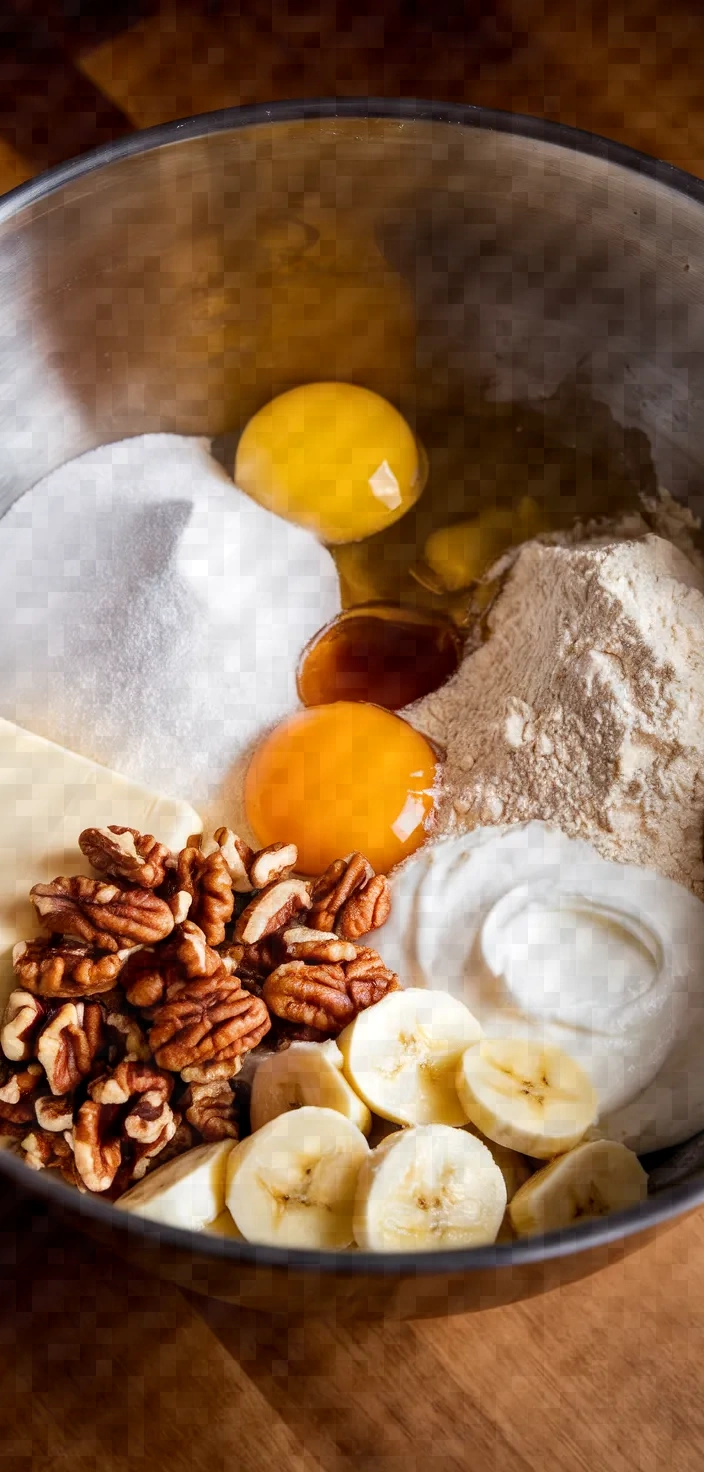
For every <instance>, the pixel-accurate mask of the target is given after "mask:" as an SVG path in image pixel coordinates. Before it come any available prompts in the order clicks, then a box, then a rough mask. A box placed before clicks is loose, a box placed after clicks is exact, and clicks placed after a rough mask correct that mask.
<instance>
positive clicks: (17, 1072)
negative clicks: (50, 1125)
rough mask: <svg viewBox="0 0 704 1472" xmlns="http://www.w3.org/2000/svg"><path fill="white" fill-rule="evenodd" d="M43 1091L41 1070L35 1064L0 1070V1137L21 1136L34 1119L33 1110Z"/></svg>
mask: <svg viewBox="0 0 704 1472" xmlns="http://www.w3.org/2000/svg"><path fill="white" fill-rule="evenodd" d="M44 1089H46V1081H45V1078H44V1070H43V1068H42V1067H41V1066H40V1064H38V1063H29V1064H27V1066H26V1067H22V1068H19V1069H12V1068H11V1067H10V1065H9V1064H7V1063H6V1064H4V1066H2V1067H0V1134H17V1133H19V1134H25V1133H26V1131H27V1126H28V1124H29V1123H30V1122H31V1121H33V1120H34V1119H36V1113H35V1108H36V1104H37V1100H38V1098H39V1096H40V1095H41V1093H42V1091H43V1090H44Z"/></svg>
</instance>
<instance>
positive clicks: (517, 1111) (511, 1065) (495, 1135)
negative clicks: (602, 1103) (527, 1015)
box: [457, 1038, 598, 1160]
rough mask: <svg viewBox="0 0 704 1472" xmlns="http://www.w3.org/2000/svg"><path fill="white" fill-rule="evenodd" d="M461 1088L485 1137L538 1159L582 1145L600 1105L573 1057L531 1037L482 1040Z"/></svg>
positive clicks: (467, 1062) (463, 1070)
mask: <svg viewBox="0 0 704 1472" xmlns="http://www.w3.org/2000/svg"><path fill="white" fill-rule="evenodd" d="M457 1092H458V1094H459V1097H460V1099H461V1100H462V1104H463V1106H464V1108H465V1109H466V1111H467V1116H468V1118H469V1119H470V1121H471V1123H472V1124H474V1125H476V1126H477V1129H479V1130H481V1132H482V1134H483V1135H486V1136H487V1137H488V1139H489V1140H495V1141H496V1143H497V1144H498V1145H507V1146H508V1147H509V1149H511V1150H518V1151H520V1152H521V1153H522V1154H523V1155H531V1156H533V1157H534V1158H535V1159H538V1160H548V1159H549V1158H550V1156H551V1155H558V1154H561V1153H562V1151H564V1150H570V1149H571V1148H572V1146H573V1145H577V1144H578V1143H579V1141H580V1140H581V1139H582V1137H583V1136H584V1134H585V1133H586V1131H587V1130H588V1129H589V1126H590V1125H591V1124H593V1123H594V1120H595V1118H596V1114H597V1107H598V1101H597V1096H596V1093H595V1091H594V1088H593V1086H592V1084H591V1081H590V1080H589V1078H588V1077H587V1075H586V1073H585V1072H584V1069H582V1068H580V1066H579V1064H578V1063H575V1061H574V1059H573V1058H570V1057H569V1056H568V1054H567V1053H563V1051H562V1049H561V1048H556V1047H553V1046H552V1045H549V1044H542V1043H539V1042H534V1041H531V1040H529V1039H527V1038H482V1040H481V1042H479V1043H476V1044H475V1045H474V1046H473V1047H471V1048H468V1049H467V1051H466V1052H465V1054H464V1056H463V1057H462V1060H461V1062H460V1065H459V1068H458V1070H457Z"/></svg>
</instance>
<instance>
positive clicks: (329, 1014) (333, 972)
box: [262, 948, 400, 1037]
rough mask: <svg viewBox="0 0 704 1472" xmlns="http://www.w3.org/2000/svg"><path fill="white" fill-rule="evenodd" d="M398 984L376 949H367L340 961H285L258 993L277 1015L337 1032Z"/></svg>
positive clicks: (329, 1034) (333, 1034) (325, 1031)
mask: <svg viewBox="0 0 704 1472" xmlns="http://www.w3.org/2000/svg"><path fill="white" fill-rule="evenodd" d="M399 987H400V982H399V979H398V977H397V976H396V975H395V973H394V972H393V971H389V970H388V968H387V967H386V966H385V965H384V963H383V961H382V959H381V957H380V956H378V955H377V953H376V951H372V950H368V949H366V948H365V949H362V950H359V951H358V952H357V954H356V956H355V959H354V960H353V961H347V962H341V963H340V964H338V965H333V964H331V963H328V964H325V965H312V966H311V965H306V963H305V961H287V962H285V964H284V965H283V966H279V967H278V968H277V970H276V971H274V972H272V974H271V976H269V977H268V978H267V980H266V981H265V983H264V987H263V990H262V996H263V999H264V1001H265V1002H266V1004H267V1007H268V1008H269V1009H270V1011H271V1012H273V1013H274V1015H275V1016H276V1017H280V1018H282V1019H283V1020H285V1021H286V1022H292V1023H296V1024H299V1025H302V1026H304V1027H313V1028H315V1029H316V1031H318V1032H320V1033H322V1034H324V1036H325V1037H336V1036H337V1034H338V1033H339V1032H341V1031H342V1029H343V1027H346V1026H347V1024H348V1023H349V1022H352V1021H353V1020H354V1018H355V1017H356V1016H357V1014H358V1012H363V1011H364V1010H365V1008H367V1007H371V1006H373V1005H374V1003H375V1002H380V1001H381V1000H382V997H385V996H386V995H387V993H388V992H391V991H398V989H399Z"/></svg>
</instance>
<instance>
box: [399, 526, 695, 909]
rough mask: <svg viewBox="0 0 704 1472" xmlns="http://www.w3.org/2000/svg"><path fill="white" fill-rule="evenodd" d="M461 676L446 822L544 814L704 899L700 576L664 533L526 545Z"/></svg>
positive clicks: (457, 826)
mask: <svg viewBox="0 0 704 1472" xmlns="http://www.w3.org/2000/svg"><path fill="white" fill-rule="evenodd" d="M488 629H489V637H488V639H487V640H486V642H485V643H484V644H482V645H481V646H480V647H479V648H478V649H477V650H475V651H474V652H473V653H470V654H469V655H467V657H466V658H465V660H464V661H463V663H462V665H461V666H460V669H459V671H458V672H457V674H456V675H455V676H454V678H453V679H452V680H451V681H450V682H449V683H448V684H447V685H445V686H444V687H443V688H442V689H441V690H439V691H436V692H434V693H433V694H431V695H429V696H427V697H426V698H425V699H424V700H422V701H419V702H418V703H417V704H416V705H415V706H413V707H411V708H410V709H409V710H408V711H406V712H405V714H406V715H407V716H408V718H409V720H410V721H411V722H412V723H413V725H415V726H417V727H418V728H419V729H420V730H422V731H424V732H425V733H426V734H427V735H428V736H429V737H430V738H431V739H432V740H434V741H436V742H438V743H439V744H440V745H441V746H442V747H443V748H444V750H445V753H446V762H445V766H444V772H443V779H442V790H441V792H440V794H439V805H438V826H439V830H440V831H444V832H452V831H455V832H462V831H466V830H468V829H471V828H474V827H476V826H478V825H480V824H501V825H504V824H510V823H517V822H525V821H527V820H530V819H541V820H543V821H547V822H552V823H554V824H556V825H557V827H559V828H560V829H561V830H562V831H563V832H564V833H567V834H568V835H571V836H573V837H582V838H586V839H588V840H589V841H590V842H591V843H593V845H594V847H595V848H596V849H597V850H598V851H599V852H600V853H601V854H603V855H604V856H605V857H606V858H610V859H616V860H622V861H624V862H629V863H635V864H640V865H643V866H646V867H650V868H653V869H655V870H657V871H659V872H660V873H661V874H664V875H666V876H668V877H669V878H672V879H675V880H678V881H679V882H681V883H683V884H686V885H688V886H689V888H690V889H692V890H693V891H694V892H695V893H696V894H698V895H700V896H702V897H704V863H703V862H702V835H703V832H704V576H703V575H702V573H701V572H700V571H699V569H698V568H697V567H696V566H695V565H694V563H693V562H692V561H691V560H690V558H689V557H688V556H687V555H685V553H684V552H683V551H681V550H680V549H679V548H677V547H675V546H673V545H672V544H671V543H670V542H669V541H665V540H663V539H662V538H661V537H657V536H653V535H648V536H646V537H644V538H642V539H640V540H636V541H625V542H613V543H611V544H608V545H605V546H604V545H594V546H581V547H574V546H572V547H561V546H547V545H544V544H540V543H528V544H526V545H525V546H524V547H523V548H522V549H521V550H520V552H519V555H518V556H517V558H516V560H515V562H514V564H513V567H512V569H511V571H510V574H509V576H508V580H507V582H506V585H505V587H504V588H503V590H502V592H501V593H500V594H499V597H498V599H497V601H496V603H495V604H494V607H493V609H492V610H491V612H490V614H489V617H488Z"/></svg>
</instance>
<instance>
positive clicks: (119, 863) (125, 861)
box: [78, 823, 174, 889]
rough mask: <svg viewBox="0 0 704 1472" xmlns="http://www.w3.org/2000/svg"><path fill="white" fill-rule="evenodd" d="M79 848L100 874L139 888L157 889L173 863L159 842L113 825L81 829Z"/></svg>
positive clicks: (152, 837) (169, 853)
mask: <svg viewBox="0 0 704 1472" xmlns="http://www.w3.org/2000/svg"><path fill="white" fill-rule="evenodd" d="M78 847H79V848H80V850H81V853H83V854H85V856H86V858H87V859H88V862H89V863H90V864H92V866H93V868H94V869H97V870H98V872H99V873H100V874H110V875H112V876H113V877H114V878H115V879H126V880H127V881H128V883H129V884H138V885H140V886H141V888H142V889H158V888H159V885H160V884H163V883H164V880H165V878H166V871H167V869H169V868H170V867H171V866H172V864H173V862H174V857H173V854H172V853H171V850H170V849H168V848H167V847H166V845H165V844H163V843H158V842H157V840H156V838H155V837H154V835H153V834H152V833H140V832H139V830H138V829H137V828H120V827H118V826H117V825H116V824H115V823H110V824H109V825H108V827H107V828H84V829H83V832H82V833H81V834H79V838H78Z"/></svg>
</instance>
